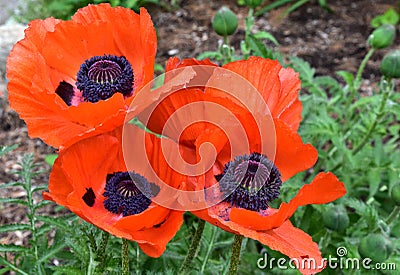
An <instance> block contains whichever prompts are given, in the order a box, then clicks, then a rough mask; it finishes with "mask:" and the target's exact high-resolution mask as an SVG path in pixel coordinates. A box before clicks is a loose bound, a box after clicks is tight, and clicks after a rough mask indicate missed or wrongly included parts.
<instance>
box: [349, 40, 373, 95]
mask: <svg viewBox="0 0 400 275" xmlns="http://www.w3.org/2000/svg"><path fill="white" fill-rule="evenodd" d="M374 51H375V49H374V48H371V49H370V50H369V51H368V53H367V54H366V55H365V57H364V59H363V61H362V62H361V65H360V67H359V68H358V71H357V75H356V79H355V82H354V83H355V84H356V86H355V90H358V88H359V87H360V84H361V83H360V82H361V76H362V73H363V71H364V68H365V66H366V65H367V62H368V60H369V59H370V58H371V56H372V54H373V53H374Z"/></svg>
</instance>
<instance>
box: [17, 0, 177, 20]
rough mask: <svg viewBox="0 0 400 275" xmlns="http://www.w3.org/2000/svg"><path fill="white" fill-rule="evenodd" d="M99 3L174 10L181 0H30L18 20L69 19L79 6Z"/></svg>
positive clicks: (130, 7)
mask: <svg viewBox="0 0 400 275" xmlns="http://www.w3.org/2000/svg"><path fill="white" fill-rule="evenodd" d="M99 3H110V5H111V6H113V7H115V6H122V7H125V8H129V9H132V10H134V11H136V12H139V9H140V7H144V6H148V5H159V6H160V7H162V8H164V9H166V10H172V9H174V8H177V7H178V4H179V0H62V1H60V0H28V1H27V3H26V5H25V6H24V7H21V9H22V14H21V15H19V16H18V17H17V20H18V21H21V22H23V23H27V22H29V21H30V20H33V19H37V18H42V19H44V18H47V17H50V16H53V17H55V18H59V19H64V20H67V19H70V18H71V16H72V15H73V14H74V13H75V12H76V11H77V10H78V9H79V8H83V7H85V6H87V5H88V4H99Z"/></svg>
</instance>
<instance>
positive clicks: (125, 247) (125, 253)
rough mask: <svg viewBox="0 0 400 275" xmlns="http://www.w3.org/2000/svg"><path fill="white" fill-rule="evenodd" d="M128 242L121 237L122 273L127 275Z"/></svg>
mask: <svg viewBox="0 0 400 275" xmlns="http://www.w3.org/2000/svg"><path fill="white" fill-rule="evenodd" d="M128 248H129V242H128V240H127V239H122V275H129V249H128Z"/></svg>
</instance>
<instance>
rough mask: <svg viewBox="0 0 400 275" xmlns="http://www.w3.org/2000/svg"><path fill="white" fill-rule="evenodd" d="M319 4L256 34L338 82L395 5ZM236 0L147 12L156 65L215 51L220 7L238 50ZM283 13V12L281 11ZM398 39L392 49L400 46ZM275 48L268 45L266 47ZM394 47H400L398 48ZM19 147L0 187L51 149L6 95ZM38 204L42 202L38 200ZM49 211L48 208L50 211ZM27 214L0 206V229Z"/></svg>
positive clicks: (11, 132)
mask: <svg viewBox="0 0 400 275" xmlns="http://www.w3.org/2000/svg"><path fill="white" fill-rule="evenodd" d="M317 2H318V1H310V3H307V4H306V5H304V6H302V7H301V8H299V9H298V10H296V11H294V12H292V13H291V14H289V15H288V16H286V17H285V18H283V19H281V18H280V16H281V14H282V12H283V11H284V8H281V9H277V10H274V11H271V12H270V13H268V14H264V15H263V16H261V17H258V18H257V19H256V26H255V30H263V31H268V32H270V33H271V34H273V35H274V36H275V38H276V39H277V40H278V42H279V43H280V45H279V46H278V47H275V48H276V49H278V50H279V51H281V52H282V53H284V54H286V55H294V56H298V57H301V58H303V59H305V60H306V61H308V62H309V63H310V64H311V66H312V67H314V68H316V73H317V74H318V75H331V76H334V77H336V75H335V72H336V71H338V70H347V71H350V72H353V73H354V72H356V70H357V68H358V66H359V64H360V62H361V60H362V58H363V57H364V55H365V54H366V52H367V50H368V48H367V44H366V40H367V38H368V36H369V34H370V32H371V27H370V25H369V22H370V21H371V19H372V18H373V17H374V16H376V15H378V14H382V13H383V12H385V11H386V10H387V9H388V8H389V7H396V3H397V2H398V1H396V0H393V1H383V0H378V1H372V0H359V1H347V0H336V1H327V2H328V4H329V6H330V7H331V9H332V10H333V12H332V13H328V12H327V11H325V10H324V9H322V8H321V7H320V6H319V5H318V3H317ZM236 3H237V1H234V0H230V1H228V0H223V1H207V0H187V1H181V2H180V8H178V9H176V10H174V11H166V10H163V9H161V8H159V7H155V6H151V7H149V11H150V14H151V15H152V19H153V21H154V24H155V26H156V28H157V33H158V39H159V40H158V44H159V46H158V54H157V60H156V62H157V63H159V64H161V65H164V64H165V61H166V60H167V59H168V58H169V57H171V56H178V57H180V58H188V57H196V56H197V55H198V54H200V53H202V52H204V51H213V50H216V49H217V46H218V40H219V39H220V37H219V36H217V35H216V34H215V33H213V32H212V28H211V18H212V16H213V14H214V13H215V12H216V11H217V10H218V9H219V8H220V7H221V6H222V5H226V6H229V7H230V8H231V9H232V10H233V11H235V12H236V14H237V15H238V18H239V28H238V30H237V31H236V33H235V35H234V36H233V37H232V38H231V41H232V43H233V46H234V47H235V48H236V49H238V48H239V45H240V41H241V40H242V39H243V38H244V18H245V16H246V14H247V8H246V7H239V6H237V4H236ZM285 8H286V7H285ZM398 42H399V38H397V39H396V41H395V43H394V46H392V47H391V49H393V48H396V45H399V43H398ZM267 45H268V46H270V47H274V46H273V44H272V43H268V44H267ZM397 47H398V46H397ZM387 51H388V50H387V49H385V50H381V51H378V52H376V53H375V54H374V55H373V57H372V59H371V61H370V62H369V63H368V64H367V67H366V69H365V72H364V78H366V79H367V81H366V82H365V83H364V85H363V87H366V89H368V86H370V84H371V85H372V83H377V82H378V81H379V77H380V73H379V63H380V60H381V59H382V56H383V55H384V54H385V53H386V52H387ZM0 75H1V77H3V79H0V85H3V86H4V75H5V73H4V72H0ZM15 143H17V144H19V147H18V149H16V150H15V151H14V153H11V154H7V155H6V156H3V157H2V158H0V184H1V183H5V182H9V181H13V180H16V178H15V176H14V175H10V174H9V172H10V170H13V169H18V168H19V165H18V164H17V163H18V161H20V160H21V159H22V156H23V155H24V154H25V153H28V152H30V153H34V156H35V160H36V161H38V162H39V163H43V167H44V168H45V169H47V170H49V167H48V166H47V164H45V163H44V161H43V159H44V157H45V156H46V155H47V154H49V153H53V152H54V151H55V150H54V149H53V148H51V147H48V146H46V145H45V144H44V143H43V142H41V141H40V140H39V139H34V140H32V139H29V138H28V135H27V129H26V126H25V124H24V122H23V121H21V120H20V119H19V118H18V115H17V114H16V113H15V112H14V111H12V110H11V109H10V108H9V105H8V102H7V99H6V98H5V96H4V95H3V96H1V97H0V145H12V144H15ZM47 180H48V173H45V174H43V175H42V176H40V177H38V178H36V179H35V182H36V183H42V184H43V183H46V182H47ZM23 195H24V193H23V192H22V190H21V189H12V190H8V191H6V190H2V189H0V197H20V196H23ZM36 199H38V200H40V199H41V198H40V197H39V196H38V197H37V198H36ZM49 211H51V209H50V208H49ZM25 216H26V212H25V210H24V209H19V208H17V207H16V206H12V205H6V206H4V207H3V206H0V224H5V223H11V222H18V221H20V220H24V219H26V218H25ZM24 238H26V236H24V235H23V234H22V233H21V232H19V233H18V234H12V235H9V234H8V235H4V234H3V235H0V242H1V243H17V244H18V243H21V242H22V240H23V239H24Z"/></svg>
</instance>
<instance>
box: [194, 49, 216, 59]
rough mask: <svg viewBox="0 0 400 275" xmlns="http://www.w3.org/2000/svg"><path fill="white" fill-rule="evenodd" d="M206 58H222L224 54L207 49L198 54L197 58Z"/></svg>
mask: <svg viewBox="0 0 400 275" xmlns="http://www.w3.org/2000/svg"><path fill="white" fill-rule="evenodd" d="M206 58H210V59H215V60H220V59H221V58H222V55H221V54H220V53H219V52H211V51H205V52H203V53H201V54H199V55H198V56H197V59H199V60H203V59H206Z"/></svg>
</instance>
